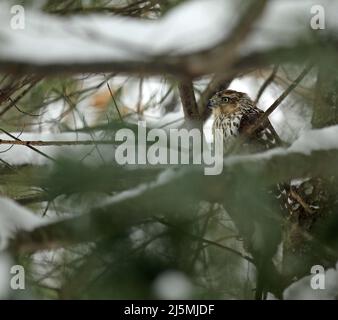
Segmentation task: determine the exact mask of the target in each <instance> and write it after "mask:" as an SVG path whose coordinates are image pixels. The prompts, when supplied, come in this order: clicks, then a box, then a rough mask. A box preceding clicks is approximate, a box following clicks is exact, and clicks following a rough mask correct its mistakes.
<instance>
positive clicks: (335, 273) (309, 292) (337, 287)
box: [283, 263, 338, 300]
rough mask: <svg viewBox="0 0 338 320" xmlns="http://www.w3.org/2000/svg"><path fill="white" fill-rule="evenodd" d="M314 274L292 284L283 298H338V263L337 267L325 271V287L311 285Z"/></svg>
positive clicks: (285, 291)
mask: <svg viewBox="0 0 338 320" xmlns="http://www.w3.org/2000/svg"><path fill="white" fill-rule="evenodd" d="M323 275H324V274H323ZM313 276H314V275H309V276H306V277H304V278H302V279H300V280H298V281H297V282H295V283H293V284H291V285H290V286H289V287H288V288H286V289H285V290H284V293H283V298H284V299H286V300H301V299H302V300H336V299H337V298H338V263H337V265H336V268H335V269H334V268H331V269H328V270H326V271H325V288H323V289H320V288H318V289H313V288H312V287H311V279H312V277H313Z"/></svg>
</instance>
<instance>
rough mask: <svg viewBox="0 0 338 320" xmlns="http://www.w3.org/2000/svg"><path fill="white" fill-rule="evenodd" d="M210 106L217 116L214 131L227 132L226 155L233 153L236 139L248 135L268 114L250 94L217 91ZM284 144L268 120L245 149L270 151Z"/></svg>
mask: <svg viewBox="0 0 338 320" xmlns="http://www.w3.org/2000/svg"><path fill="white" fill-rule="evenodd" d="M208 107H209V108H210V109H212V113H213V115H214V117H215V120H214V124H213V131H215V129H221V130H222V131H223V135H224V137H223V141H224V147H225V149H224V150H225V152H227V151H229V149H230V146H231V145H232V144H233V143H234V142H235V140H236V139H235V138H236V137H238V136H240V135H242V134H245V133H246V130H248V128H249V127H250V126H253V125H254V124H256V122H257V120H258V119H259V118H260V117H261V116H262V115H263V114H264V112H263V111H262V110H261V109H259V108H257V107H256V105H255V103H254V102H253V101H252V100H251V99H250V98H249V96H248V95H247V94H246V93H243V92H238V91H234V90H224V91H220V92H217V93H216V94H215V95H214V96H213V97H212V98H211V99H210V100H209V104H208ZM281 144H282V142H281V140H280V138H279V136H278V135H277V133H276V131H275V129H274V128H273V126H272V125H271V123H270V122H269V120H266V121H265V122H264V123H262V124H261V125H260V126H259V127H258V129H257V130H256V131H255V132H254V134H253V135H251V136H250V137H249V140H248V141H246V143H245V145H244V146H246V147H247V148H249V149H250V151H251V152H252V151H264V150H268V149H271V148H274V147H277V146H280V145H281ZM242 149H244V148H242Z"/></svg>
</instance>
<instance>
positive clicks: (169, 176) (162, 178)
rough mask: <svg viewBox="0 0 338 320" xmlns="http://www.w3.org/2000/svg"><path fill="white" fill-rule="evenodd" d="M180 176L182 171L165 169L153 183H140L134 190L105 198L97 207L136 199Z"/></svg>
mask: <svg viewBox="0 0 338 320" xmlns="http://www.w3.org/2000/svg"><path fill="white" fill-rule="evenodd" d="M180 174H183V170H181V171H175V170H174V169H173V168H169V169H166V170H164V171H162V172H161V173H160V174H159V175H158V176H157V179H156V180H155V181H152V182H149V183H141V184H139V185H138V186H136V187H135V188H132V189H129V190H125V191H122V192H120V193H118V194H117V195H114V196H112V197H107V198H106V199H104V200H103V201H102V202H101V203H100V204H99V205H98V207H102V206H107V205H112V204H114V203H118V202H120V201H125V200H127V199H132V198H135V197H138V196H140V195H141V194H142V193H144V192H146V191H147V190H151V189H153V188H156V187H159V186H163V185H165V184H167V183H169V182H170V181H172V180H173V179H174V178H176V177H178V176H179V175H180Z"/></svg>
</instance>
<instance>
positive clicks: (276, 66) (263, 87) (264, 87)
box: [255, 65, 279, 103]
mask: <svg viewBox="0 0 338 320" xmlns="http://www.w3.org/2000/svg"><path fill="white" fill-rule="evenodd" d="M278 68H279V66H278V65H275V66H274V68H273V70H272V72H271V74H270V76H269V77H268V78H267V79H266V80H265V81H264V83H263V85H262V86H261V87H260V89H259V91H258V93H257V97H256V99H255V103H257V102H258V101H259V99H260V97H261V96H262V94H263V93H264V91H265V89H266V88H267V87H268V86H269V85H270V83H271V82H273V80H274V79H275V76H276V74H277V72H278Z"/></svg>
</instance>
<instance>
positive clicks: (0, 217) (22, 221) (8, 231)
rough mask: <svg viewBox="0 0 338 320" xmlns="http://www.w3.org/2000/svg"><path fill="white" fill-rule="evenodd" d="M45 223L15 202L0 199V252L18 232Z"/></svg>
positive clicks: (29, 229)
mask: <svg viewBox="0 0 338 320" xmlns="http://www.w3.org/2000/svg"><path fill="white" fill-rule="evenodd" d="M45 223H46V221H45V220H43V219H42V218H40V217H38V216H36V215H35V214H34V213H32V212H31V211H30V210H28V209H26V208H24V207H22V206H20V205H18V204H17V203H16V202H15V201H13V200H11V199H8V198H4V197H0V251H1V250H4V249H5V248H6V246H7V244H8V241H9V240H10V239H11V238H13V236H14V234H15V232H17V231H18V230H25V231H31V230H33V229H34V228H36V227H38V226H40V225H42V224H45Z"/></svg>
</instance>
